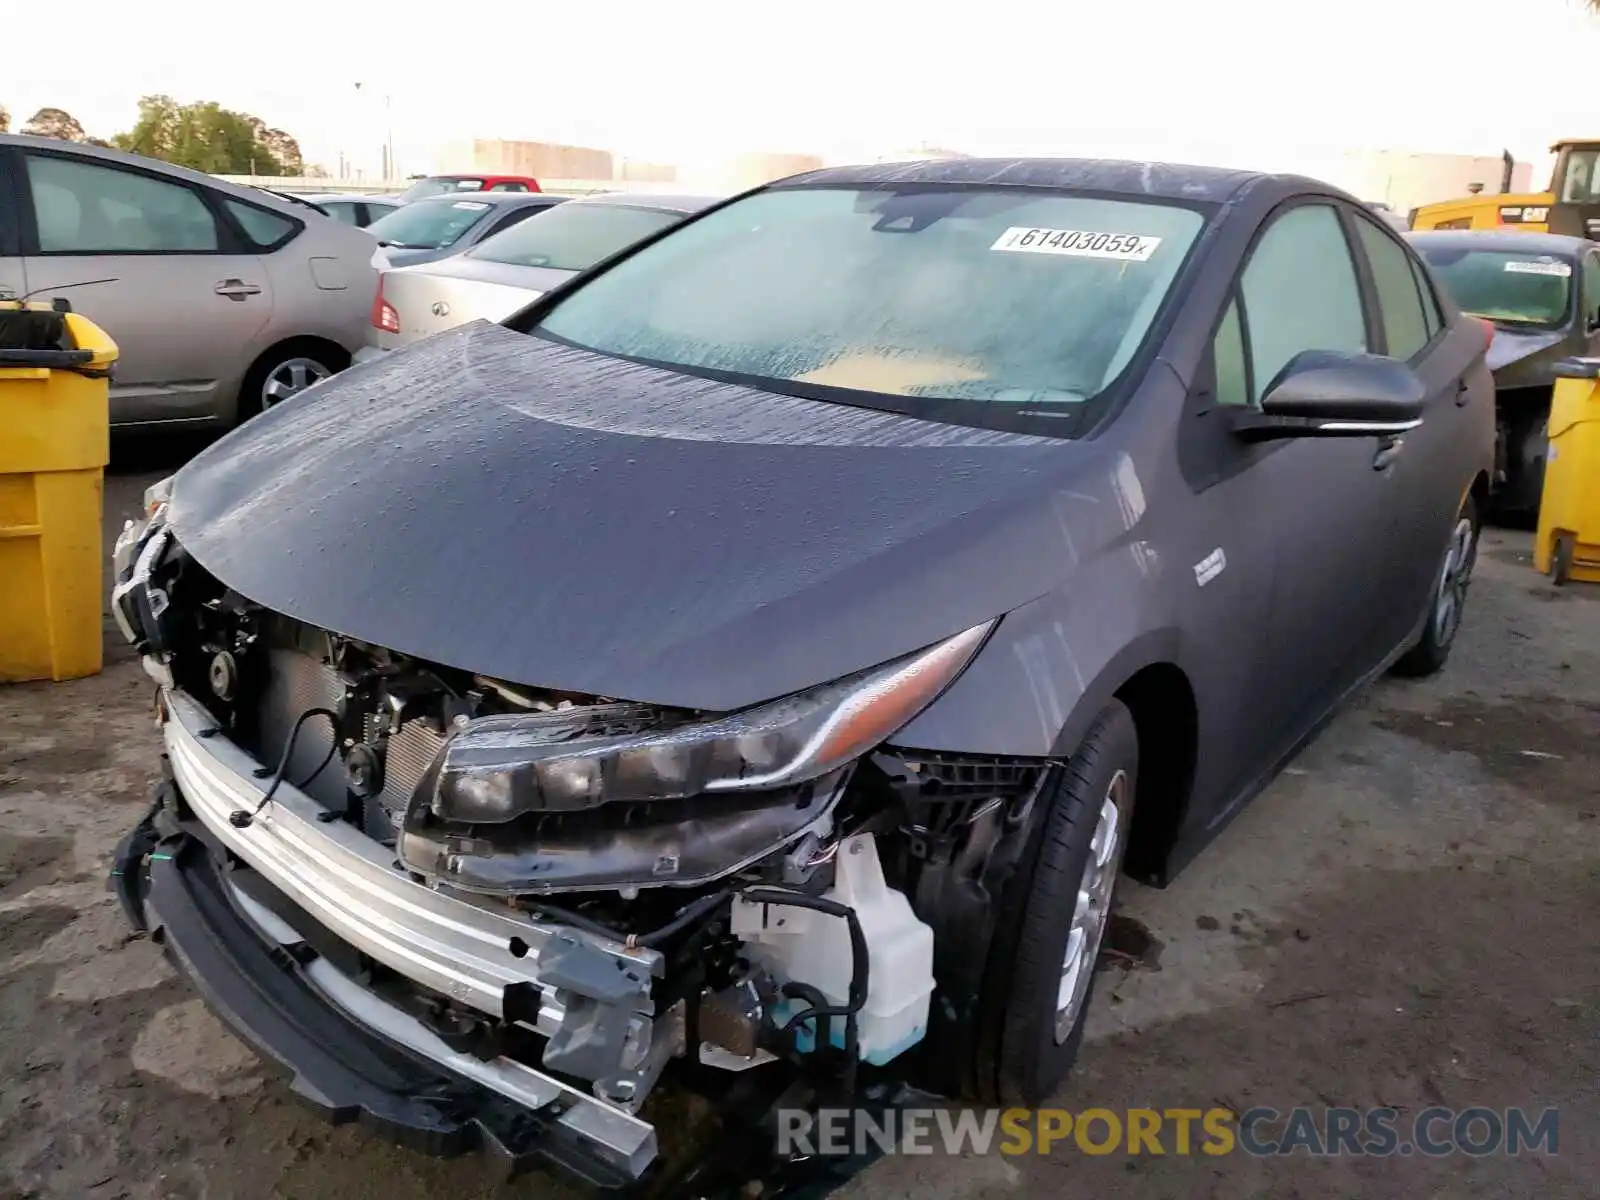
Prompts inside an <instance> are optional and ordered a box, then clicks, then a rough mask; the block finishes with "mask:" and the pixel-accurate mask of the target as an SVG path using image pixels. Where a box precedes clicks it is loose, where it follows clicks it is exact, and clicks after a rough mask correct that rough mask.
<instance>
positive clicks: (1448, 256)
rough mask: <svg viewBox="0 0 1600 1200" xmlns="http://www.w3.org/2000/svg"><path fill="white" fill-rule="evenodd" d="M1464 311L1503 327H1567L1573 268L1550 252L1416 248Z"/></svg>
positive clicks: (1437, 247)
mask: <svg viewBox="0 0 1600 1200" xmlns="http://www.w3.org/2000/svg"><path fill="white" fill-rule="evenodd" d="M1417 249H1418V250H1420V251H1421V252H1422V257H1423V258H1425V259H1427V261H1428V265H1429V266H1430V267H1432V268H1433V271H1434V274H1436V275H1437V276H1438V277H1439V281H1440V282H1441V283H1443V284H1444V286H1445V287H1446V288H1447V289H1448V290H1449V292H1450V294H1451V295H1452V296H1454V297H1455V300H1456V303H1457V304H1459V305H1460V306H1461V308H1462V310H1463V311H1464V312H1469V313H1471V314H1472V315H1473V316H1477V317H1487V318H1488V319H1489V320H1491V321H1494V322H1497V323H1498V324H1501V325H1539V326H1546V327H1548V326H1554V325H1562V324H1565V322H1566V320H1567V311H1568V306H1569V305H1570V303H1571V299H1572V264H1571V263H1570V262H1567V261H1566V260H1564V259H1560V258H1557V257H1555V256H1554V255H1551V254H1526V253H1521V254H1518V253H1511V252H1509V251H1504V250H1468V249H1464V248H1462V247H1459V246H1430V245H1428V244H1427V243H1426V242H1422V243H1420V244H1419V245H1418V246H1417Z"/></svg>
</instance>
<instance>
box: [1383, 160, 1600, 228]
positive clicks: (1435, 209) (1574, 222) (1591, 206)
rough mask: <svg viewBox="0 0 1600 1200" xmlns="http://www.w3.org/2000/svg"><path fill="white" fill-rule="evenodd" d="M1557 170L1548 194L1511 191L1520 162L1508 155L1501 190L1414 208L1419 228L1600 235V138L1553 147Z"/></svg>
mask: <svg viewBox="0 0 1600 1200" xmlns="http://www.w3.org/2000/svg"><path fill="white" fill-rule="evenodd" d="M1550 150H1551V153H1553V154H1554V155H1555V156H1556V169H1555V172H1554V174H1553V175H1552V177H1551V180H1550V190H1549V191H1546V192H1526V193H1516V194H1513V193H1512V192H1511V171H1512V168H1513V166H1514V165H1515V163H1514V160H1513V159H1512V157H1511V155H1510V154H1509V153H1508V154H1506V156H1505V164H1506V169H1505V172H1504V174H1503V175H1502V176H1501V178H1500V191H1499V192H1497V193H1494V194H1485V193H1483V192H1481V191H1480V192H1478V193H1476V194H1474V195H1471V196H1467V197H1465V198H1464V199H1461V200H1445V201H1443V202H1441V203H1439V204H1425V205H1423V206H1422V207H1421V208H1418V209H1415V210H1413V212H1412V214H1411V228H1413V229H1505V228H1508V227H1509V228H1513V229H1525V230H1527V231H1528V232H1529V233H1565V234H1569V235H1571V236H1573V237H1584V238H1587V237H1596V236H1600V139H1597V138H1571V139H1567V140H1563V141H1559V142H1557V143H1556V144H1555V145H1553V146H1551V147H1550Z"/></svg>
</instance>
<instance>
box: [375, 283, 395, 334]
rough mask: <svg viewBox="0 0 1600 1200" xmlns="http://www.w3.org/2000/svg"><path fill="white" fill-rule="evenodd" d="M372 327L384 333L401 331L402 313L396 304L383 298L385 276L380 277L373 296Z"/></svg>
mask: <svg viewBox="0 0 1600 1200" xmlns="http://www.w3.org/2000/svg"><path fill="white" fill-rule="evenodd" d="M372 327H373V328H374V329H381V330H382V331H383V332H384V333H399V332H400V314H399V313H397V312H395V310H394V305H392V304H390V303H389V302H388V301H387V300H385V299H384V298H383V277H382V276H381V275H380V276H379V277H378V290H377V291H376V292H374V293H373V296H372Z"/></svg>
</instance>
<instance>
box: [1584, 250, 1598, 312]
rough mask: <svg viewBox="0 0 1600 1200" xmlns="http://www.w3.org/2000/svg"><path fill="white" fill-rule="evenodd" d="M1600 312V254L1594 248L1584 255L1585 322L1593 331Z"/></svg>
mask: <svg viewBox="0 0 1600 1200" xmlns="http://www.w3.org/2000/svg"><path fill="white" fill-rule="evenodd" d="M1597 313H1600V254H1596V253H1595V252H1594V251H1593V250H1591V251H1589V253H1587V254H1585V255H1584V256H1583V323H1584V325H1585V327H1586V328H1588V329H1590V330H1591V331H1592V330H1593V328H1594V325H1595V317H1596V314H1597Z"/></svg>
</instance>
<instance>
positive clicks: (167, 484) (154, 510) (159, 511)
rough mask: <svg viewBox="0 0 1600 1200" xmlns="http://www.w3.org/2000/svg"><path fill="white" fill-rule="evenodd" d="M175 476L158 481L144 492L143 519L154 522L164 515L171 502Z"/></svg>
mask: <svg viewBox="0 0 1600 1200" xmlns="http://www.w3.org/2000/svg"><path fill="white" fill-rule="evenodd" d="M175 478H176V476H173V475H168V476H167V477H166V478H165V479H158V480H157V481H156V482H155V483H152V484H151V485H150V486H149V487H147V488H145V490H144V519H145V520H146V521H154V520H155V519H156V518H157V517H160V516H163V515H165V513H166V510H167V505H168V504H169V503H170V502H171V500H172V481H173V479H175Z"/></svg>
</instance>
